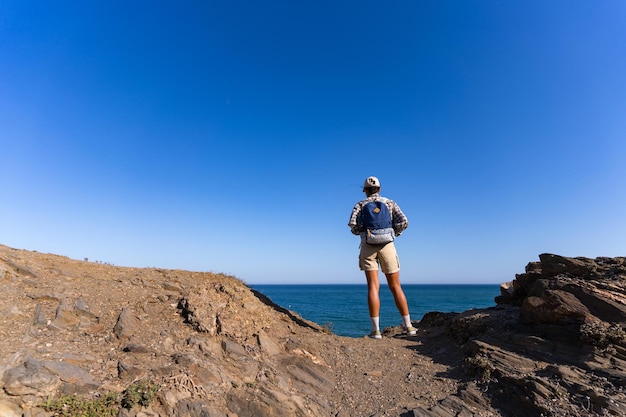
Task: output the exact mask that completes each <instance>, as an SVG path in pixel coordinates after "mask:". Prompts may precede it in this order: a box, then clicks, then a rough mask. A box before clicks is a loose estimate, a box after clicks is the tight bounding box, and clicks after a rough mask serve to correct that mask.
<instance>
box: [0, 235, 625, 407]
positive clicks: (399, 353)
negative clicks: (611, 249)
mask: <svg viewBox="0 0 626 417" xmlns="http://www.w3.org/2000/svg"><path fill="white" fill-rule="evenodd" d="M539 258H540V261H539V262H531V263H529V264H528V266H527V267H526V270H525V272H524V273H523V274H519V275H517V276H516V277H515V279H514V280H513V281H512V282H510V283H505V284H502V286H501V295H500V296H499V297H497V298H496V300H495V301H496V305H494V307H491V308H488V309H476V310H469V311H466V312H463V313H439V312H431V313H428V314H427V315H426V316H425V317H424V318H423V319H422V320H421V321H420V322H415V323H414V325H415V326H416V327H417V328H418V333H417V335H416V336H410V337H406V336H403V335H402V334H401V332H400V329H399V328H388V329H385V331H384V336H385V337H384V338H383V340H371V339H367V338H362V339H361V338H357V339H355V338H346V337H340V336H336V335H333V334H330V333H329V332H328V331H327V330H326V329H324V328H322V327H320V326H318V325H316V324H315V323H312V322H309V321H307V320H304V319H303V318H302V317H300V316H298V315H297V314H295V313H293V312H291V311H288V310H286V309H285V308H283V307H281V306H278V305H276V304H274V303H273V302H272V301H271V300H270V299H268V298H267V297H265V296H264V295H263V294H260V293H258V292H256V291H254V290H252V289H250V288H249V287H248V286H246V285H245V284H244V283H243V282H241V281H240V280H238V279H236V278H234V277H229V276H225V275H221V274H212V273H200V272H190V271H180V270H164V269H158V268H124V267H116V266H112V265H105V264H101V263H94V262H87V261H77V260H72V259H69V258H67V257H63V256H58V255H52V254H41V253H37V252H32V251H25V250H17V249H12V248H9V247H6V246H2V245H0V280H2V287H1V288H0V312H1V314H0V340H1V342H0V416H2V417H22V416H24V417H51V416H70V415H85V416H122V417H164V416H168V417H169V416H171V417H196V416H197V417H252V416H255V417H259V416H277V417H283V416H285V417H287V416H289V417H299V416H316V417H317V416H333V417H346V416H366V417H370V416H377V417H382V416H397V417H418V416H420V417H421V416H427V417H428V416H432V417H434V416H540V415H543V416H596V415H597V416H604V415H616V416H621V415H626V395H625V394H624V384H626V374H625V371H626V362H625V359H626V335H625V333H624V326H625V325H626V299H625V298H624V290H625V283H626V260H625V259H624V258H596V259H588V258H567V257H561V256H557V255H551V254H542V255H540V257H539ZM77 410H78V411H77ZM79 412H80V413H82V414H78V413H79ZM72 413H74V414H72Z"/></svg>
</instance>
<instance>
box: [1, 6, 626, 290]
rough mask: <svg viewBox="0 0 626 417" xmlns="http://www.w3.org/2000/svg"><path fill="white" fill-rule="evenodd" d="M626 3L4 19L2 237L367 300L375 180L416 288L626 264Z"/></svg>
mask: <svg viewBox="0 0 626 417" xmlns="http://www.w3.org/2000/svg"><path fill="white" fill-rule="evenodd" d="M625 161H626V2H625V1H623V0H605V1H597V2H594V1H579V0H574V1H572V0H567V1H565V0H554V1H547V2H546V1H544V0H530V1H523V2H521V1H520V2H508V1H500V0H498V1H495V0H481V1H439V0H428V1H423V0H411V1H391V2H380V1H340V2H337V1H316V2H298V1H296V2H294V1H271V0H270V1H258V2H251V1H237V0H234V1H232V0H229V1H185V0H182V1H177V2H153V1H131V2H127V1H124V2H122V1H116V0H107V1H58V2H46V1H31V0H4V1H0V177H1V178H2V187H1V189H0V243H2V244H5V245H8V246H11V247H16V248H20V249H28V250H36V251H39V252H47V253H56V254H60V255H65V256H69V257H70V258H74V259H83V258H85V257H88V258H89V259H90V260H99V261H103V262H108V263H113V264H115V265H124V266H137V267H147V266H155V267H163V268H174V269H188V270H197V271H212V272H224V273H228V274H232V275H235V276H237V277H239V278H241V279H243V280H244V281H246V282H248V283H250V284H255V283H362V282H363V280H364V278H363V275H362V272H360V271H359V270H358V267H357V254H358V245H359V242H358V238H357V237H355V236H353V235H351V234H350V232H349V229H348V227H347V225H346V224H347V222H348V217H349V214H350V210H351V209H352V206H353V205H354V203H355V202H356V201H358V200H360V199H361V198H362V196H363V194H362V192H361V185H362V182H363V180H364V178H365V177H367V176H368V175H376V176H378V177H379V178H380V180H381V182H382V194H383V195H385V196H387V197H389V198H392V199H394V200H395V201H396V202H397V203H398V204H399V205H400V207H402V209H403V210H404V212H405V213H406V214H407V216H408V217H409V220H410V225H409V228H408V230H407V231H406V232H405V233H404V234H403V235H402V236H401V237H400V238H399V239H398V240H397V247H398V251H399V255H400V261H401V264H402V275H401V277H402V282H404V283H446V282H449V283H496V284H497V283H502V282H505V281H509V280H512V279H513V278H514V275H515V274H516V273H521V272H523V270H524V266H525V265H526V263H527V262H529V261H534V260H537V255H538V254H540V253H543V252H551V253H557V254H561V255H565V256H586V257H596V256H620V255H621V256H624V255H626V238H625V236H626V191H625V183H624V180H625V179H626V162H625Z"/></svg>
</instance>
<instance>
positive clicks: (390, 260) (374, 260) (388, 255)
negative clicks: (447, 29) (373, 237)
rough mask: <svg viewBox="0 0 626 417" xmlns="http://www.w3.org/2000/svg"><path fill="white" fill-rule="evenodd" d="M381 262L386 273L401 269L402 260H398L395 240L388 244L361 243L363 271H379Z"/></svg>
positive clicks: (360, 264) (360, 263)
mask: <svg viewBox="0 0 626 417" xmlns="http://www.w3.org/2000/svg"><path fill="white" fill-rule="evenodd" d="M379 264H380V268H381V269H382V270H383V273H385V274H393V273H394V272H398V271H399V270H400V260H398V253H397V252H396V247H395V245H394V244H393V242H391V243H387V244H386V245H368V244H367V243H361V252H360V253H359V268H361V271H378V265H379Z"/></svg>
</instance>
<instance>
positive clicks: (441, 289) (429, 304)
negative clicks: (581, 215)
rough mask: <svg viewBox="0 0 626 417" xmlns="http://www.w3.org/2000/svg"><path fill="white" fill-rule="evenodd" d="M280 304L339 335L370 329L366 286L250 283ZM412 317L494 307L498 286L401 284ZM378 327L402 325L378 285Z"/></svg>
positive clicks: (390, 300)
mask: <svg viewBox="0 0 626 417" xmlns="http://www.w3.org/2000/svg"><path fill="white" fill-rule="evenodd" d="M251 287H252V288H253V289H255V290H257V291H259V292H261V293H263V294H265V295H266V296H268V297H269V298H271V299H272V301H273V302H274V303H276V304H278V305H280V306H282V307H285V308H287V309H289V310H292V311H295V312H296V313H298V314H299V315H300V316H302V317H303V318H305V319H307V320H310V321H313V322H315V323H317V324H320V325H323V326H328V327H329V328H330V329H331V330H332V332H333V333H335V334H337V335H340V336H349V337H362V336H364V335H366V334H368V333H369V332H370V320H369V313H368V310H367V286H366V285H357V284H355V285H251ZM402 289H403V290H404V293H405V295H406V298H407V301H408V303H409V310H410V311H411V319H412V320H421V319H422V317H423V316H424V314H426V313H428V312H431V311H439V312H457V313H460V312H463V311H466V310H469V309H472V308H485V307H492V306H495V305H496V304H495V301H494V298H495V297H496V296H497V295H499V294H500V285H497V284H485V285H424V284H413V285H410V284H409V285H407V284H403V285H402ZM380 304H381V305H380V326H381V329H382V328H385V327H390V326H398V325H400V324H401V319H400V315H399V313H398V310H396V307H395V304H394V302H393V297H392V296H391V292H390V291H389V288H388V287H387V286H386V285H382V284H381V287H380Z"/></svg>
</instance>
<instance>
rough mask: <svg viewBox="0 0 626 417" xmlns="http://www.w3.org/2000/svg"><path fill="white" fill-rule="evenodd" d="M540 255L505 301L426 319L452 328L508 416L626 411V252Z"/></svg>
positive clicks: (507, 290) (506, 290)
mask: <svg viewBox="0 0 626 417" xmlns="http://www.w3.org/2000/svg"><path fill="white" fill-rule="evenodd" d="M539 259H540V261H539V262H531V263H529V264H528V265H527V267H526V272H525V273H523V274H519V275H516V278H515V280H514V281H512V282H508V283H505V284H502V286H501V295H500V296H498V297H497V298H496V302H497V304H498V306H496V307H494V308H490V309H485V310H470V311H467V312H464V313H461V314H441V313H429V314H427V315H426V316H425V317H424V319H423V320H422V323H421V325H422V326H431V327H432V326H434V327H441V326H443V327H445V328H447V330H448V334H449V335H450V336H451V337H453V338H454V339H455V340H456V342H457V343H458V346H460V347H461V348H462V349H463V355H465V356H466V359H465V363H466V364H465V365H466V368H467V370H468V371H469V372H470V373H471V372H474V374H475V375H476V376H477V377H478V378H479V379H480V380H482V382H480V383H479V386H480V387H481V391H482V392H484V393H485V395H486V397H487V398H488V399H489V401H490V403H491V404H492V405H493V406H494V407H495V408H497V409H498V410H499V412H500V413H502V414H503V415H510V416H519V415H524V416H583V415H584V416H594V415H598V416H600V415H615V416H623V415H626V395H625V393H624V389H625V385H626V333H625V332H624V328H625V327H626V258H596V259H588V258H582V257H579V258H567V257H563V256H558V255H553V254H542V255H540V256H539ZM469 385H470V386H472V384H469ZM460 395H461V396H462V395H463V389H462V390H461V391H460Z"/></svg>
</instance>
